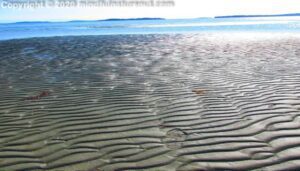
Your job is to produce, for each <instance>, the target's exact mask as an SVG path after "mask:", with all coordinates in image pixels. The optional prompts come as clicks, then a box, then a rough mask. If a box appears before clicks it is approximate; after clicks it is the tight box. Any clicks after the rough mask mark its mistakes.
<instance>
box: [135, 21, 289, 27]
mask: <svg viewBox="0 0 300 171" xmlns="http://www.w3.org/2000/svg"><path fill="white" fill-rule="evenodd" d="M288 23H291V21H251V22H220V23H183V24H153V25H134V26H130V27H137V28H143V27H152V28H153V27H200V26H235V25H260V24H288Z"/></svg>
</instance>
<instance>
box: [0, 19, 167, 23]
mask: <svg viewBox="0 0 300 171" xmlns="http://www.w3.org/2000/svg"><path fill="white" fill-rule="evenodd" d="M136 20H165V18H110V19H103V20H71V21H20V22H15V23H7V24H43V23H60V22H70V23H76V22H101V21H136ZM4 24H5V23H4Z"/></svg>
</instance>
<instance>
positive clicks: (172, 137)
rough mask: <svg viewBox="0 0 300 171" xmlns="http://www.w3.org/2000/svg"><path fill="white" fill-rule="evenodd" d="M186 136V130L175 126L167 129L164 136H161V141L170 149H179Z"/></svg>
mask: <svg viewBox="0 0 300 171" xmlns="http://www.w3.org/2000/svg"><path fill="white" fill-rule="evenodd" d="M186 137H187V133H186V132H184V131H183V130H181V129H178V128H175V129H171V130H169V131H168V132H167V133H166V136H165V138H163V142H164V143H166V146H167V147H168V148H170V149H179V148H181V146H182V144H183V142H184V140H185V139H186Z"/></svg>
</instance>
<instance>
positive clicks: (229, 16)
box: [214, 13, 300, 18]
mask: <svg viewBox="0 0 300 171" xmlns="http://www.w3.org/2000/svg"><path fill="white" fill-rule="evenodd" d="M295 16H300V13H291V14H274V15H227V16H216V17H214V18H245V17H295Z"/></svg>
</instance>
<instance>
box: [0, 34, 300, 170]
mask: <svg viewBox="0 0 300 171" xmlns="http://www.w3.org/2000/svg"><path fill="white" fill-rule="evenodd" d="M0 54H1V56H0V94H1V96H0V170H70V171H74V170H131V169H132V170H135V169H141V170H255V169H257V170H289V169H297V168H298V169H299V168H300V129H299V128H300V117H299V116H300V67H299V66H300V39H299V36H297V35H294V34H279V33H277V34H264V33H261V34H254V33H253V34H245V33H227V34H225V33H223V34H221V33H220V34H185V35H127V36H124V35H123V36H121V35H120V36H118V35H116V36H85V37H53V38H34V39H24V40H10V41H1V42H0Z"/></svg>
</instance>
